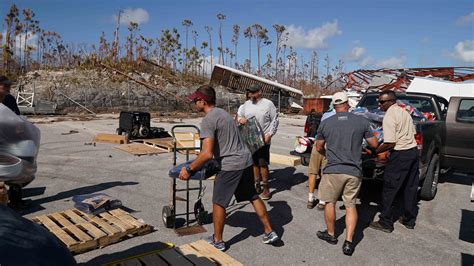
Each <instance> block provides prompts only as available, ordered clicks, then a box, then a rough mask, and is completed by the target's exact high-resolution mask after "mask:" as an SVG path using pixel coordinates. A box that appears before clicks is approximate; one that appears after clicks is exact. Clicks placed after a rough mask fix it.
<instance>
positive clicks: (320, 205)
mask: <svg viewBox="0 0 474 266" xmlns="http://www.w3.org/2000/svg"><path fill="white" fill-rule="evenodd" d="M324 207H326V204H322V203H318V205H316V208H318V211H324Z"/></svg>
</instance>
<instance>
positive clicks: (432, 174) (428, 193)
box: [420, 154, 440, 201]
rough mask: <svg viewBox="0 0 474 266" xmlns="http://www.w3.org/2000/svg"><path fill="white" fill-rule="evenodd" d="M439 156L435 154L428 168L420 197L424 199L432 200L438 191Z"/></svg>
mask: <svg viewBox="0 0 474 266" xmlns="http://www.w3.org/2000/svg"><path fill="white" fill-rule="evenodd" d="M439 168H440V166H439V156H438V154H434V155H433V157H432V158H431V161H430V164H429V165H428V170H427V171H426V176H425V181H423V186H422V187H421V193H420V197H421V199H422V200H427V201H428V200H432V199H434V197H435V196H436V192H437V191H438V181H439Z"/></svg>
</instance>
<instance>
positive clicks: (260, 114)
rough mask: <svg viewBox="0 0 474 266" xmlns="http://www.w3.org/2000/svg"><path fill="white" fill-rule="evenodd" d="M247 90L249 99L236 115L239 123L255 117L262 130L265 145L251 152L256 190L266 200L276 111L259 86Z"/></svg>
mask: <svg viewBox="0 0 474 266" xmlns="http://www.w3.org/2000/svg"><path fill="white" fill-rule="evenodd" d="M247 91H248V96H249V98H250V99H249V100H247V101H246V102H245V103H244V104H243V105H242V106H241V108H239V111H238V113H237V116H238V121H239V123H240V124H246V123H247V119H249V118H252V117H255V119H256V120H257V122H258V123H259V125H260V126H261V128H262V130H263V134H264V142H265V146H264V147H262V148H260V149H259V150H257V151H256V152H255V153H254V154H253V163H254V167H253V170H254V178H255V186H256V189H257V192H261V196H260V197H261V198H262V199H263V200H268V199H270V198H271V195H270V189H269V187H268V176H269V174H268V165H269V164H270V143H271V139H272V137H273V136H274V135H275V134H276V132H277V130H278V123H279V122H278V112H277V109H276V107H275V105H274V104H273V102H272V101H270V100H268V99H265V98H263V95H262V89H261V87H260V86H258V85H255V86H252V87H250V88H248V89H247ZM260 182H262V183H261V184H260ZM262 188H263V190H262Z"/></svg>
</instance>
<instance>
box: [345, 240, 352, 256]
mask: <svg viewBox="0 0 474 266" xmlns="http://www.w3.org/2000/svg"><path fill="white" fill-rule="evenodd" d="M342 253H344V255H347V256H352V253H354V244H352V242H349V241H347V240H346V241H344V244H343V245H342Z"/></svg>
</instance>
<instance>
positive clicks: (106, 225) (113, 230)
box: [91, 217, 121, 235]
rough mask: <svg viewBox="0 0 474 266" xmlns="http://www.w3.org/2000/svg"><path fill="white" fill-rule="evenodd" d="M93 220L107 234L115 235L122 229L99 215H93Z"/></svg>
mask: <svg viewBox="0 0 474 266" xmlns="http://www.w3.org/2000/svg"><path fill="white" fill-rule="evenodd" d="M91 222H92V223H96V224H97V225H98V226H99V227H100V229H102V230H103V231H105V232H107V234H109V235H115V234H118V233H120V232H121V231H120V229H118V228H116V227H115V226H113V225H110V224H109V223H107V222H105V221H104V220H102V219H100V218H99V217H92V218H91Z"/></svg>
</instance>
